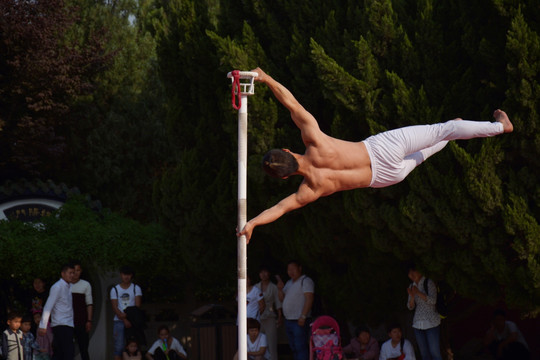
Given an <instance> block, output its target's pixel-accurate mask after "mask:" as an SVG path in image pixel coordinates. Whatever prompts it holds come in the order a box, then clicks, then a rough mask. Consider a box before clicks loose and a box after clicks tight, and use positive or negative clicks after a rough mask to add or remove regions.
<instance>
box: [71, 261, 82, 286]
mask: <svg viewBox="0 0 540 360" xmlns="http://www.w3.org/2000/svg"><path fill="white" fill-rule="evenodd" d="M72 264H73V267H74V269H75V273H74V275H73V283H77V282H78V281H79V280H80V279H81V273H82V266H81V262H80V261H79V260H73V261H72Z"/></svg>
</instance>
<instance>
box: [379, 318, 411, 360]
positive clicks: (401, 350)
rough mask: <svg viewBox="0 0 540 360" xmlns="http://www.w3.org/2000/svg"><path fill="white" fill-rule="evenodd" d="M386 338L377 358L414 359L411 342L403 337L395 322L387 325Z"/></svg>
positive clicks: (382, 359) (383, 359)
mask: <svg viewBox="0 0 540 360" xmlns="http://www.w3.org/2000/svg"><path fill="white" fill-rule="evenodd" d="M388 336H389V337H390V339H388V340H387V341H386V342H385V343H384V344H382V347H381V353H380V355H379V360H416V356H415V354H414V348H413V346H412V344H411V342H410V341H409V340H407V339H405V338H404V337H403V333H402V331H401V326H400V325H399V324H397V323H394V324H390V326H388Z"/></svg>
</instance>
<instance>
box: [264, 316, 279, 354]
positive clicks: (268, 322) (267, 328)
mask: <svg viewBox="0 0 540 360" xmlns="http://www.w3.org/2000/svg"><path fill="white" fill-rule="evenodd" d="M261 332H262V333H264V334H265V335H266V342H267V343H268V351H269V352H270V356H271V358H270V359H271V360H277V359H278V352H277V348H278V346H277V340H278V334H277V325H276V318H273V317H270V318H267V319H264V320H261Z"/></svg>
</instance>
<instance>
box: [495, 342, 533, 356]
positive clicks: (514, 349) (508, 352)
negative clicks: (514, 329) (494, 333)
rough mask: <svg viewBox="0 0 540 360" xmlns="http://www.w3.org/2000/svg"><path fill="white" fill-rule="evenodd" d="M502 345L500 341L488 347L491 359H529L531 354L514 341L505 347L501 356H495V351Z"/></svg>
mask: <svg viewBox="0 0 540 360" xmlns="http://www.w3.org/2000/svg"><path fill="white" fill-rule="evenodd" d="M500 343H502V340H501V341H494V342H492V343H491V344H490V345H489V347H488V348H489V352H490V353H491V355H493V358H495V359H502V360H529V359H530V358H531V354H530V352H529V350H528V349H527V348H526V347H525V345H523V344H522V343H520V342H517V341H514V342H511V343H510V344H508V345H506V347H505V348H504V349H503V351H502V356H497V349H498V348H499V344H500Z"/></svg>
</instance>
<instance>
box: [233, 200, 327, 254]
mask: <svg viewBox="0 0 540 360" xmlns="http://www.w3.org/2000/svg"><path fill="white" fill-rule="evenodd" d="M308 191H310V190H308ZM300 192H301V189H299V190H298V191H297V192H295V193H294V194H291V195H289V196H287V197H286V198H285V199H283V200H281V201H280V202H278V203H277V204H276V205H274V206H272V207H271V208H268V209H266V210H264V211H263V212H262V213H260V214H259V215H257V216H256V217H254V218H253V219H251V220H249V221H248V222H247V223H246V225H245V226H244V228H243V229H242V231H240V232H238V233H237V234H236V235H237V236H242V235H245V236H246V241H247V243H248V244H249V240H250V239H251V234H252V233H253V229H254V228H255V227H256V226H259V225H266V224H269V223H271V222H273V221H275V220H277V219H279V218H280V217H281V216H282V215H284V214H286V213H288V212H290V211H292V210H295V209H298V208H301V207H302V206H304V205H307V204H309V203H310V202H313V201H315V200H316V199H317V196H315V194H313V193H312V194H313V195H311V196H310V195H307V194H305V193H306V191H305V190H304V191H302V192H303V193H304V194H302V195H301V194H300Z"/></svg>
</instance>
